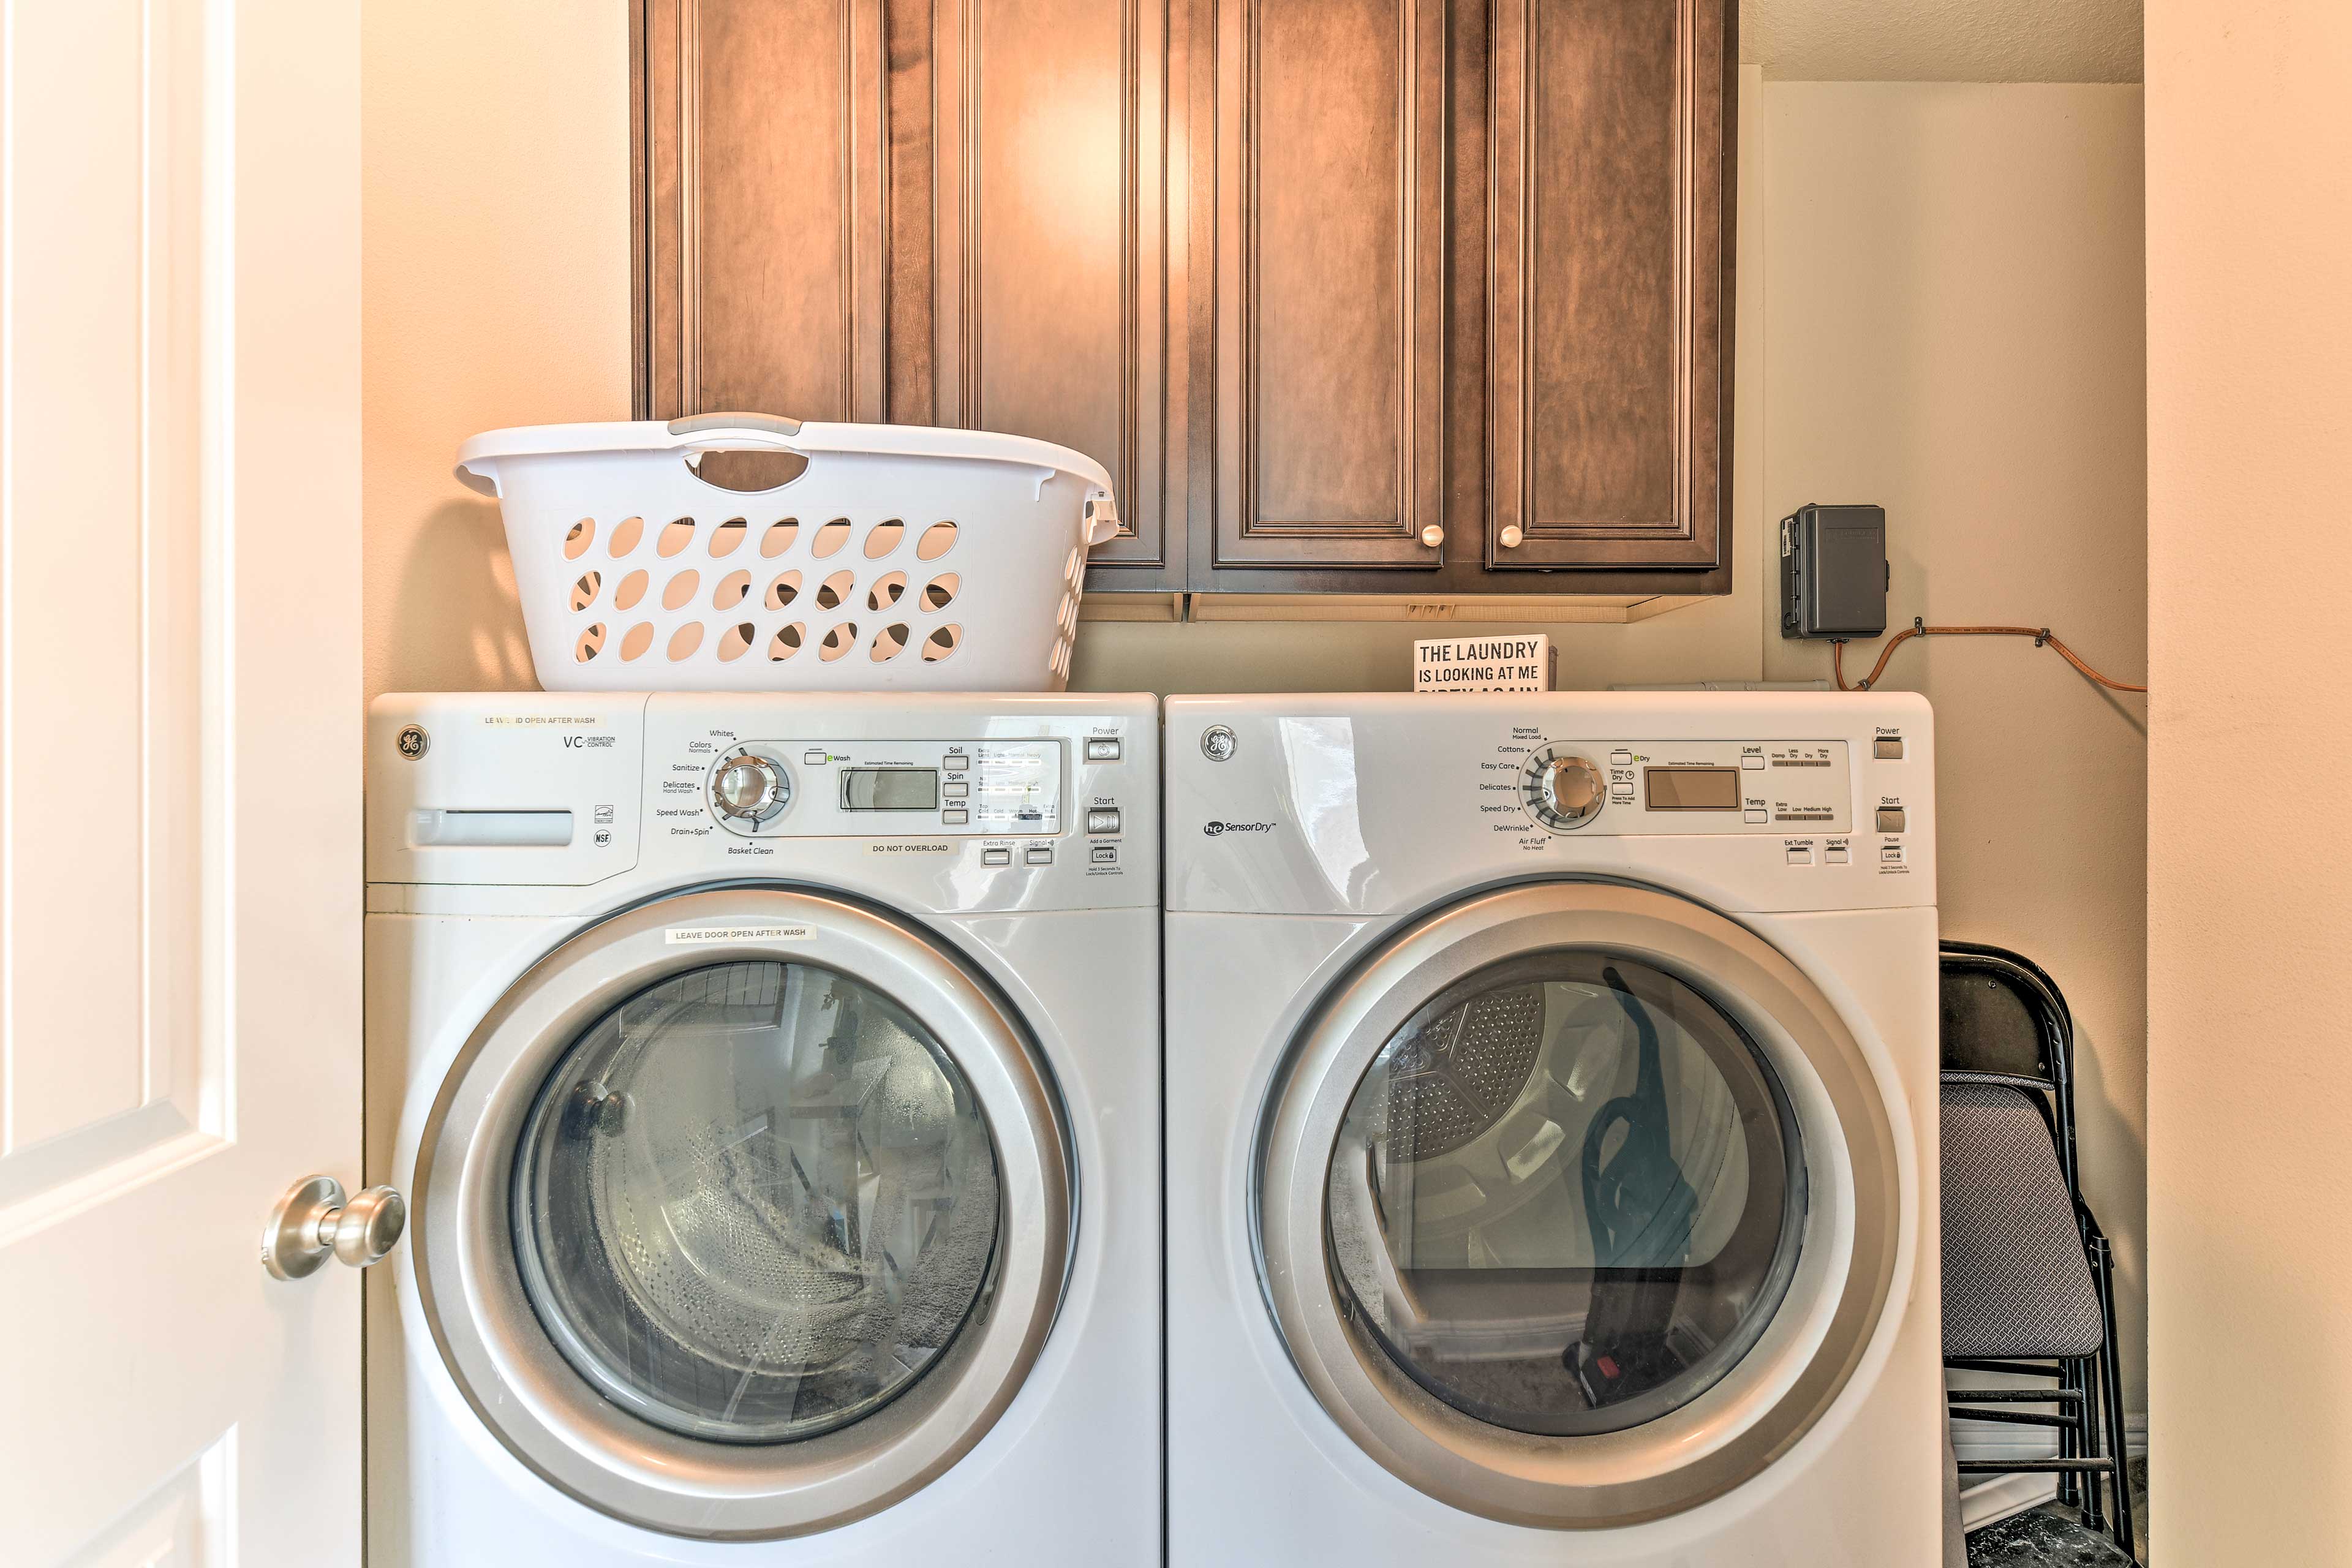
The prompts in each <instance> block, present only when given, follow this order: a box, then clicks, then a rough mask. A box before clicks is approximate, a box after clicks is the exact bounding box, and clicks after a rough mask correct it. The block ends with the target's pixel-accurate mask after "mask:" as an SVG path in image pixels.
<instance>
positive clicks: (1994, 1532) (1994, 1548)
mask: <svg viewBox="0 0 2352 1568" xmlns="http://www.w3.org/2000/svg"><path fill="white" fill-rule="evenodd" d="M2131 1483H2132V1522H2133V1523H2134V1524H2135V1525H2136V1526H2137V1534H2138V1538H2139V1539H2138V1547H2139V1561H2140V1563H2141V1565H2142V1568H2148V1555H2147V1460H2146V1459H2135V1460H2133V1461H2132V1466H2131ZM2128 1563H2130V1559H2128V1558H2126V1556H2125V1555H2124V1554H2123V1553H2122V1552H2118V1551H2116V1548H2115V1543H2114V1542H2111V1541H2109V1540H2108V1539H2107V1538H2106V1537H2105V1535H2102V1534H2097V1533H2095V1532H2094V1531H2088V1530H2084V1528H2083V1526H2082V1524H2081V1523H2080V1522H2079V1520H2078V1518H2077V1516H2076V1514H2075V1511H2074V1510H2073V1509H2070V1508H2061V1507H2060V1506H2059V1505H2057V1504H2056V1503H2047V1504H2044V1505H2043V1506H2042V1507H2041V1508H2038V1509H2034V1510H2031V1511H2029V1512H2025V1513H2021V1514H2017V1515H2014V1516H2012V1517H2011V1518H2009V1519H2004V1520H2002V1521H2000V1523H1999V1524H1990V1525H1987V1526H1986V1527H1985V1528H1984V1529H1982V1530H1979V1531H1976V1532H1975V1533H1973V1534H1971V1535H1970V1536H1969V1568H2127V1565H2128Z"/></svg>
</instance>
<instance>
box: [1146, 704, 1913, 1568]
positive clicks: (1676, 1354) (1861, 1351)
mask: <svg viewBox="0 0 2352 1568" xmlns="http://www.w3.org/2000/svg"><path fill="white" fill-rule="evenodd" d="M1166 731H1167V732H1166V736H1165V740H1164V744H1165V746H1166V748H1167V756H1168V762H1167V779H1168V784H1167V800H1166V812H1167V816H1166V820H1165V827H1166V834H1167V844H1168V884H1167V890H1166V898H1167V902H1168V915H1167V920H1166V931H1167V1005H1166V1029H1167V1061H1168V1086H1167V1116H1168V1142H1167V1148H1168V1194H1169V1195H1168V1215H1167V1226H1168V1345H1169V1349H1168V1357H1169V1366H1168V1386H1169V1413H1168V1419H1169V1429H1168V1444H1169V1451H1168V1471H1169V1483H1168V1484H1169V1500H1168V1509H1169V1551H1168V1561H1169V1563H1171V1568H1230V1565H1232V1564H1239V1563H1306V1562H1320V1563H1348V1564H1349V1565H1350V1568H1423V1565H1425V1564H1428V1563H1441V1562H1444V1563H1494V1564H1522V1565H1534V1564H1560V1563H1608V1564H1614V1565H1617V1568H1668V1565H1672V1568H1799V1565H1803V1568H1922V1565H1926V1564H1933V1563H1938V1562H1940V1561H1941V1560H1942V1558H1941V1552H1942V1545H1941V1535H1940V1524H1941V1510H1940V1500H1941V1489H1940V1484H1939V1483H1940V1476H1941V1462H1942V1440H1941V1432H1942V1430H1943V1396H1942V1387H1941V1383H1940V1377H1939V1372H1938V1365H1937V1359H1938V1346H1937V1334H1938V1314H1937V1280H1936V1257H1937V1229H1936V1212H1937V1190H1936V1141H1935V1140H1936V1126H1937V1117H1936V1101H1935V1092H1936V1089H1935V1086H1936V1071H1937V1014H1936V1009H1937V985H1936V981H1937V970H1936V940H1937V923H1936V884H1935V860H1934V833H1933V822H1934V779H1935V761H1934V754H1933V745H1932V737H1931V733H1930V727H1929V714H1928V710H1927V705H1926V704H1925V703H1924V702H1923V701H1921V700H1918V699H1917V698H1916V697H1910V696H1904V695H1877V694H1873V695H1870V696H1866V697H1860V696H1840V695H1834V694H1824V695H1813V694H1805V695H1780V694H1751V693H1711V692H1703V693H1675V694H1646V695H1640V694H1622V695H1620V694H1609V693H1591V694H1587V693H1577V694H1567V693H1556V694H1548V695H1540V696H1497V697H1460V698H1442V699H1433V698H1426V697H1412V696H1386V695H1383V696H1351V697H1239V698H1213V697H1199V698H1193V697H1186V698H1176V699H1171V700H1170V701H1169V703H1168V704H1167V709H1166Z"/></svg>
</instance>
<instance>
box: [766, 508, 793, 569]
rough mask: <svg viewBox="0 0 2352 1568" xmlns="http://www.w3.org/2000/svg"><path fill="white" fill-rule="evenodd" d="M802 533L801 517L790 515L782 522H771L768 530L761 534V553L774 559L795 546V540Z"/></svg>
mask: <svg viewBox="0 0 2352 1568" xmlns="http://www.w3.org/2000/svg"><path fill="white" fill-rule="evenodd" d="M800 533H801V520H800V519H799V518H796V517H788V518H785V519H784V520H783V521H782V522H772V523H770V524H769V525H768V531H767V532H765V533H763V534H761V535H760V553H761V554H762V555H765V556H767V557H769V558H770V559H771V560H772V559H774V558H775V557H776V556H779V555H782V553H783V552H785V551H787V550H790V549H791V548H792V547H793V540H795V539H798V538H799V537H800Z"/></svg>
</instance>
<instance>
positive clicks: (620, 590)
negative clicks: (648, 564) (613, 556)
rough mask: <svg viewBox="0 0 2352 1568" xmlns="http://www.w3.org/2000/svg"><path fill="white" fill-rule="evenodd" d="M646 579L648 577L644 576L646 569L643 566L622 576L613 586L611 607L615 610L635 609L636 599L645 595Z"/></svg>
mask: <svg viewBox="0 0 2352 1568" xmlns="http://www.w3.org/2000/svg"><path fill="white" fill-rule="evenodd" d="M647 581H648V579H647V578H646V570H645V568H644V567H642V566H640V567H638V568H637V569H636V570H635V571H634V572H632V573H630V574H628V575H627V576H625V577H624V578H622V579H621V580H620V581H619V582H618V583H616V584H614V586H613V608H614V609H616V610H629V609H635V607H636V603H637V601H638V600H639V599H642V598H644V597H645V596H646V582H647Z"/></svg>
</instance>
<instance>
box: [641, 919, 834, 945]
mask: <svg viewBox="0 0 2352 1568" xmlns="http://www.w3.org/2000/svg"><path fill="white" fill-rule="evenodd" d="M815 934H816V927H814V926H812V925H799V924H790V925H787V924H782V923H779V922H776V921H767V922H764V923H758V924H744V925H731V926H672V927H670V928H669V929H668V930H667V931H664V932H663V933H662V941H663V942H666V943H667V944H668V945H669V946H671V947H707V946H709V945H710V944H712V943H714V942H717V943H727V942H802V941H805V940H806V939H807V938H809V937H813V936H814V935H815Z"/></svg>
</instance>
